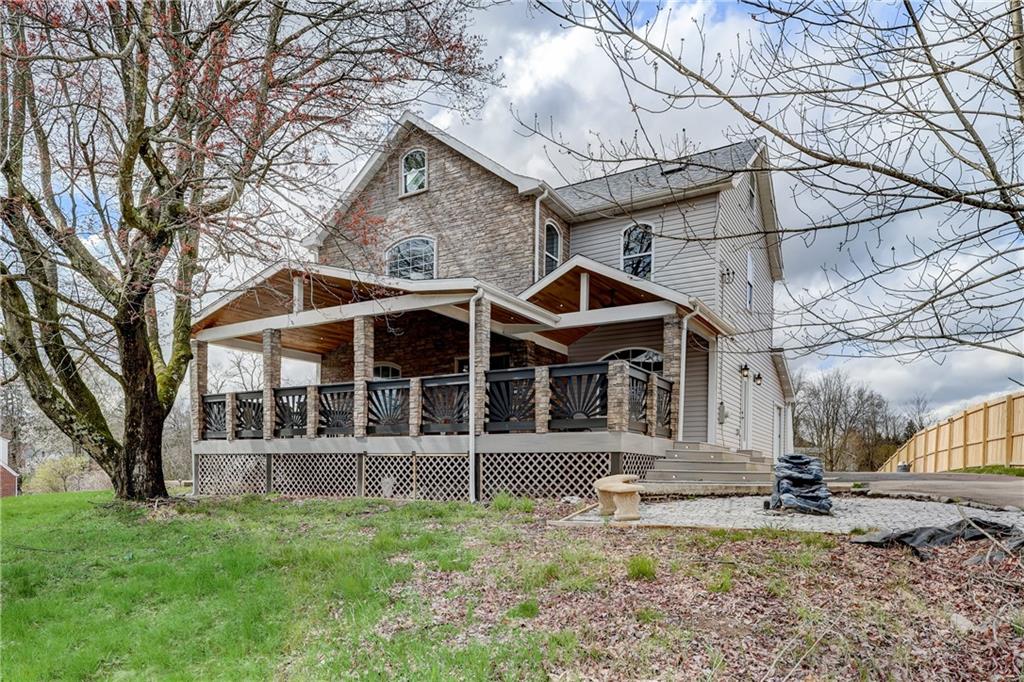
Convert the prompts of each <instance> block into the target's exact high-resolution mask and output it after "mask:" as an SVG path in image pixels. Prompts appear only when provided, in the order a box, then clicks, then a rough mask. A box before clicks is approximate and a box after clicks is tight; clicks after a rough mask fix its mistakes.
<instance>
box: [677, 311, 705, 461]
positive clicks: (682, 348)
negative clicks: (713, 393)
mask: <svg viewBox="0 0 1024 682" xmlns="http://www.w3.org/2000/svg"><path fill="white" fill-rule="evenodd" d="M690 304H691V305H692V306H693V310H691V311H690V312H688V313H687V314H686V315H684V316H683V323H682V324H681V325H680V327H681V329H680V330H679V336H680V344H679V414H677V415H676V436H677V438H676V440H677V441H681V440H682V439H683V403H684V402H685V400H686V330H687V327H689V324H690V318H691V317H694V316H695V315H697V314H698V313H699V312H700V304H695V302H694V301H692V300H691V301H690Z"/></svg>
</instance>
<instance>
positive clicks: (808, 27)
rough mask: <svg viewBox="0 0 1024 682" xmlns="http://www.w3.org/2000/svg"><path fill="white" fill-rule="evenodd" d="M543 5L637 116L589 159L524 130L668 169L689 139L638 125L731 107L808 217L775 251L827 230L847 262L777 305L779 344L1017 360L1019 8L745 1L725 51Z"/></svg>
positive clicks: (641, 9)
mask: <svg viewBox="0 0 1024 682" xmlns="http://www.w3.org/2000/svg"><path fill="white" fill-rule="evenodd" d="M539 4H540V6H541V7H543V8H544V9H546V10H547V11H549V12H551V13H552V14H554V15H556V16H557V17H559V18H560V19H561V20H562V21H563V22H564V23H565V24H566V25H568V26H571V27H576V28H582V29H584V30H589V31H591V32H593V35H594V37H595V40H596V41H597V43H598V44H599V45H600V46H601V47H602V48H603V50H604V52H605V53H606V54H607V56H608V57H609V58H610V60H611V61H612V62H613V63H614V64H615V66H616V67H617V69H618V73H619V75H620V77H621V81H622V83H623V86H624V95H625V97H626V98H627V99H628V103H629V105H630V107H631V110H632V111H634V112H635V114H636V120H637V131H636V134H635V135H634V136H633V138H632V139H626V140H622V141H614V142H613V141H608V140H607V139H606V138H598V139H597V141H596V143H595V144H593V145H591V146H589V147H587V148H586V149H581V148H579V147H578V146H577V147H574V146H572V145H570V144H568V143H565V142H564V141H563V139H562V138H561V136H560V135H558V133H557V132H556V131H555V130H554V129H552V128H551V127H546V126H541V125H538V124H537V123H532V124H531V123H528V124H526V125H527V127H528V128H530V129H532V130H533V132H534V133H536V134H540V135H543V136H544V137H546V138H547V139H548V140H550V141H551V142H553V143H555V144H556V145H558V146H559V147H560V149H561V150H563V151H565V152H568V153H569V154H571V155H572V157H573V158H575V159H576V160H577V161H579V162H582V163H584V164H595V163H597V164H613V165H615V166H619V165H623V164H627V165H628V164H636V163H663V164H665V167H666V169H667V170H671V169H673V168H676V167H677V166H678V165H679V164H678V162H677V160H678V158H679V155H680V154H682V153H683V152H685V151H687V149H686V147H687V145H686V144H685V142H686V141H685V140H684V141H683V143H682V144H678V145H675V146H673V147H672V148H669V149H666V145H665V144H663V143H662V140H661V138H659V137H655V136H653V135H652V134H650V133H649V128H650V123H651V122H652V121H653V120H654V119H655V118H657V117H678V114H679V112H680V111H684V110H687V109H693V108H705V107H714V106H718V107H721V108H723V110H728V111H729V112H730V113H731V115H732V116H733V117H735V118H736V119H737V120H739V121H740V122H741V123H740V124H739V125H738V126H736V127H734V128H732V129H731V130H729V131H727V132H728V133H729V134H730V135H731V136H736V137H739V136H744V137H747V136H750V135H751V134H754V135H760V136H765V137H766V138H767V141H768V144H769V146H770V148H771V154H770V158H771V163H770V165H769V166H766V167H764V168H758V169H755V170H753V171H752V172H759V171H765V170H767V171H777V173H776V175H777V176H778V175H782V174H784V179H785V181H786V182H787V184H788V185H789V186H790V187H791V188H792V192H793V196H792V202H793V204H794V205H795V206H796V207H797V209H798V210H799V211H801V212H802V220H801V222H800V223H799V224H791V225H785V226H784V229H783V235H784V238H787V239H792V238H803V239H804V240H805V241H806V242H810V241H812V240H814V239H816V238H819V237H821V236H823V235H832V236H833V238H834V239H835V241H836V242H837V243H838V248H839V250H840V252H841V253H842V254H845V258H844V259H843V260H845V263H843V264H842V265H835V266H830V267H827V268H825V269H824V271H823V277H822V278H821V279H822V281H823V282H824V284H822V285H821V286H815V287H814V288H813V289H808V290H805V291H790V292H789V293H790V297H791V301H792V306H791V310H789V311H788V312H789V313H790V315H789V316H788V318H787V320H788V324H787V325H786V327H785V328H786V330H787V331H788V336H789V340H788V341H787V344H786V345H787V346H789V347H792V348H802V349H806V350H811V349H825V348H828V349H830V350H829V352H832V353H835V354H856V355H861V354H864V353H873V354H879V355H888V356H894V357H900V358H914V357H918V356H920V355H922V354H927V355H932V356H938V357H941V355H942V353H944V352H946V351H949V350H952V349H956V348H960V347H964V346H970V347H977V348H983V349H987V350H990V351H993V352H998V353H1008V354H1011V355H1014V356H1018V357H1024V346H1022V345H1021V340H1022V338H1024V334H1022V332H1024V314H1022V312H1024V277H1022V271H1024V258H1022V253H1024V200H1022V198H1024V194H1022V184H1021V183H1022V177H1021V173H1022V171H1024V163H1022V161H1024V144H1022V143H1021V140H1022V137H1024V136H1022V133H1024V28H1022V26H1024V21H1022V14H1021V2H1020V0H1006V1H1005V2H992V3H977V4H966V5H965V4H964V3H954V2H913V1H912V0H903V2H898V3H894V4H892V5H888V4H884V5H883V4H879V3H876V2H872V1H871V0H857V1H855V2H851V3H845V2H844V3H806V2H795V1H792V2H791V1H787V0H778V1H777V0H741V4H742V5H744V6H745V8H746V9H748V10H749V11H750V13H751V16H752V18H753V21H754V28H755V30H753V31H751V32H750V35H747V36H737V40H736V43H735V47H733V48H732V49H731V50H730V51H729V52H728V53H722V52H718V51H715V50H714V49H712V48H711V47H710V45H709V42H710V40H709V36H708V35H707V34H706V33H705V32H704V30H703V25H702V24H701V23H700V22H695V23H694V26H693V28H694V37H695V38H694V37H691V38H689V39H680V35H679V34H680V30H681V29H680V28H679V26H678V23H679V22H677V24H676V25H675V27H674V30H673V29H672V28H670V27H671V26H672V22H673V20H674V17H673V14H672V9H671V8H669V9H660V11H657V12H656V14H655V16H654V17H651V16H650V6H649V5H639V4H632V3H618V2H607V1H605V0H586V1H585V2H581V3H565V4H558V3H549V2H545V1H543V0H541V1H540V2H539ZM713 170H732V169H727V168H723V169H713ZM757 234H758V228H757V226H756V225H752V226H751V236H756V235H757ZM695 239H699V238H695Z"/></svg>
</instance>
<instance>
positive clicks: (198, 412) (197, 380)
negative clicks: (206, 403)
mask: <svg viewBox="0 0 1024 682" xmlns="http://www.w3.org/2000/svg"><path fill="white" fill-rule="evenodd" d="M190 346H191V350H192V366H191V367H190V368H189V372H188V383H189V398H190V400H191V403H192V405H191V407H192V410H191V413H192V442H198V441H200V440H202V439H203V419H204V417H203V396H204V395H206V391H207V378H208V376H209V374H208V372H209V370H208V349H207V345H206V342H204V341H197V340H196V339H192V341H191V342H190Z"/></svg>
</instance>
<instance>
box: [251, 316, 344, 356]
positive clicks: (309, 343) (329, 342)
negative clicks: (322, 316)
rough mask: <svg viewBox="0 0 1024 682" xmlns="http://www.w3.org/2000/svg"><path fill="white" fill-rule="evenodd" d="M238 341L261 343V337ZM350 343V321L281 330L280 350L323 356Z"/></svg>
mask: <svg viewBox="0 0 1024 682" xmlns="http://www.w3.org/2000/svg"><path fill="white" fill-rule="evenodd" d="M238 339H239V340H240V341H247V342H251V343H256V344H261V343H263V336H262V335H260V334H250V335H248V336H240V337H238ZM351 342H352V320H340V321H338V322H329V323H327V324H318V325H316V326H314V327H298V328H293V329H282V330H281V348H282V349H286V350H296V351H301V352H303V353H314V354H316V355H323V354H324V353H327V352H330V351H332V350H334V349H335V348H337V347H338V346H339V345H341V344H342V343H351Z"/></svg>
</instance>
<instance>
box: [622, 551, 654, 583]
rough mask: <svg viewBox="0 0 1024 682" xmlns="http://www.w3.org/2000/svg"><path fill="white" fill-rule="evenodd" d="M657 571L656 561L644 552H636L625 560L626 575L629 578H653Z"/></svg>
mask: <svg viewBox="0 0 1024 682" xmlns="http://www.w3.org/2000/svg"><path fill="white" fill-rule="evenodd" d="M657 573H658V562H657V561H656V560H655V559H654V558H653V557H649V556H647V555H646V554H637V555H636V556H632V557H630V558H629V560H628V561H627V562H626V577H628V578H629V579H630V580H654V578H655V577H657Z"/></svg>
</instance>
